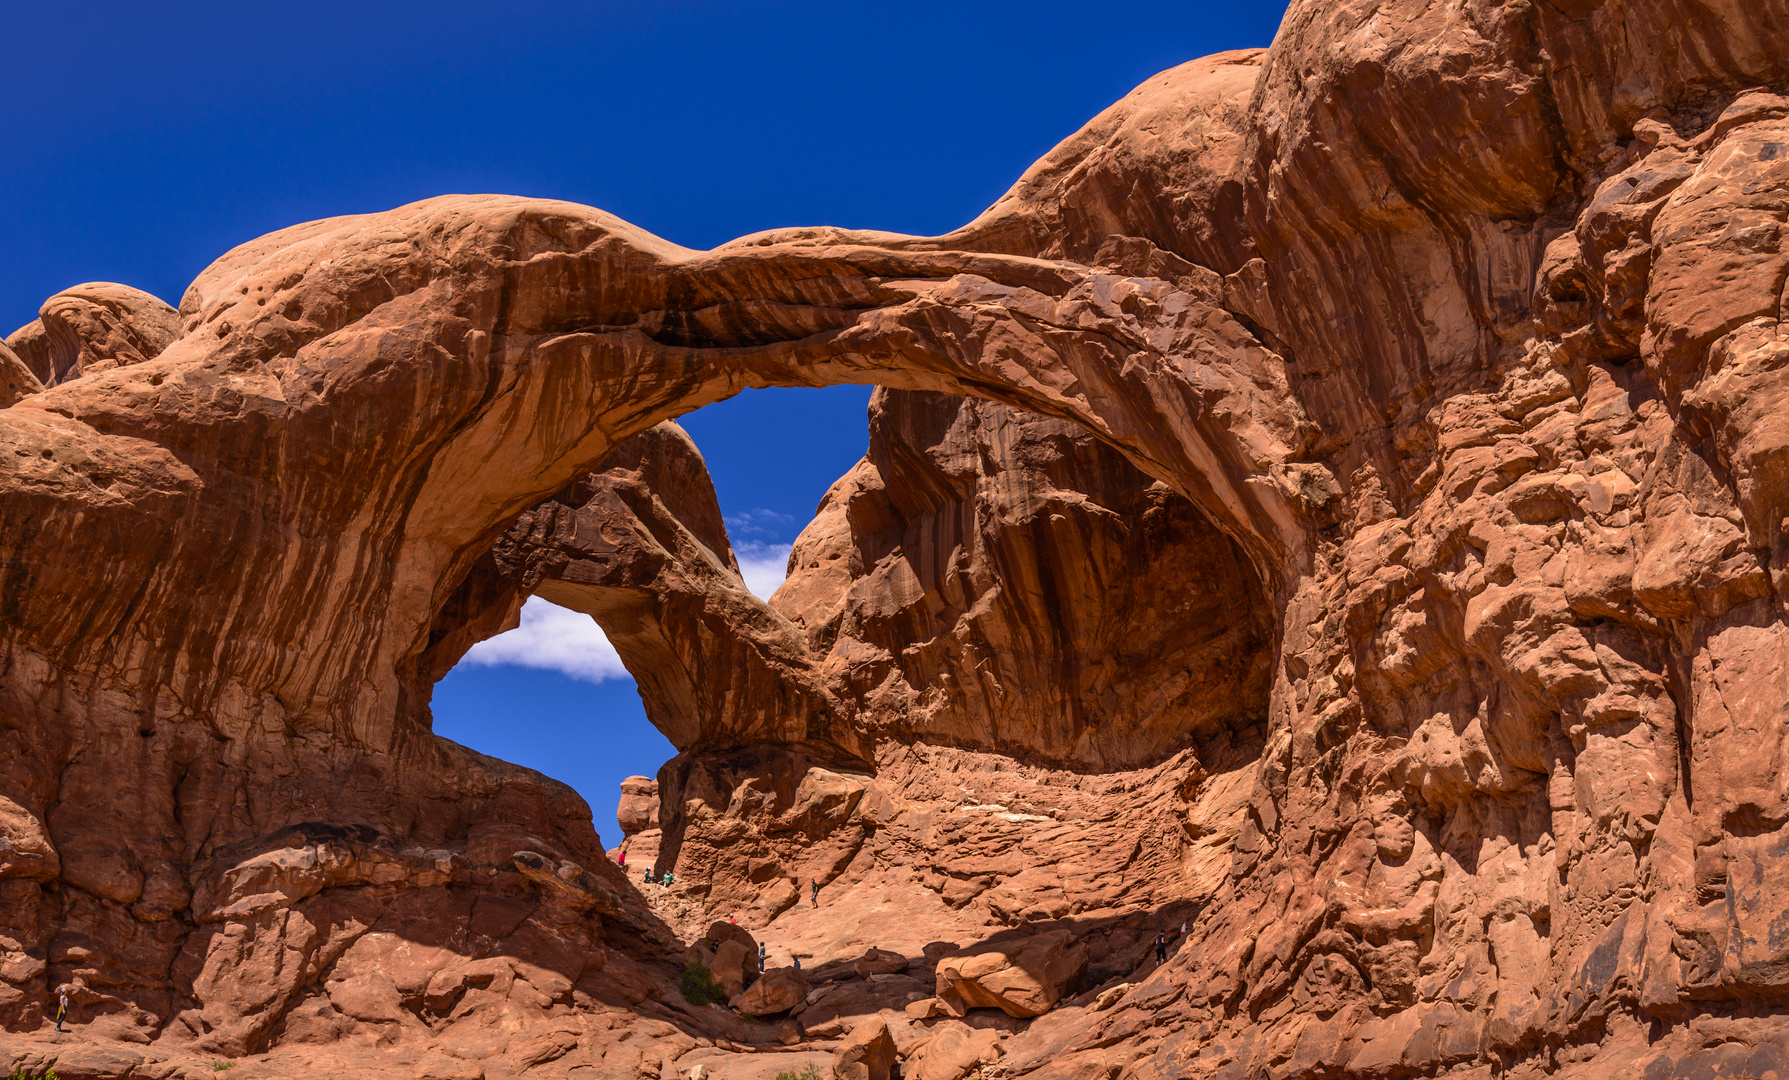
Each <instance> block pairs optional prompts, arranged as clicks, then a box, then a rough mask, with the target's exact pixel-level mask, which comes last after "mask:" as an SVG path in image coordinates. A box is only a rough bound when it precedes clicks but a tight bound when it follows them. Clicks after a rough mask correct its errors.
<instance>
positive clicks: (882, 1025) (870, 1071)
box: [832, 1016, 895, 1080]
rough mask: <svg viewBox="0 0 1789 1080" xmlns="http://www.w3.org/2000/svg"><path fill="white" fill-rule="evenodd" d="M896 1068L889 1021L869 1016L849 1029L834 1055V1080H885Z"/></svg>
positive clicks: (893, 1043)
mask: <svg viewBox="0 0 1789 1080" xmlns="http://www.w3.org/2000/svg"><path fill="white" fill-rule="evenodd" d="M894 1064H895V1041H894V1036H892V1035H890V1034H889V1033H888V1021H887V1020H884V1019H883V1018H882V1017H880V1016H872V1017H869V1018H867V1019H865V1020H864V1021H863V1022H862V1023H860V1024H858V1025H857V1026H856V1027H854V1028H852V1029H851V1034H849V1035H847V1036H845V1041H844V1042H843V1043H841V1044H839V1048H838V1049H837V1050H835V1051H833V1055H832V1075H833V1080H888V1078H889V1074H890V1072H891V1071H892V1070H893V1069H894Z"/></svg>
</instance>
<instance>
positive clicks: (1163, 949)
mask: <svg viewBox="0 0 1789 1080" xmlns="http://www.w3.org/2000/svg"><path fill="white" fill-rule="evenodd" d="M1155 962H1156V963H1158V964H1165V963H1167V962H1168V935H1167V934H1164V933H1162V932H1161V931H1160V930H1157V931H1156V932H1155Z"/></svg>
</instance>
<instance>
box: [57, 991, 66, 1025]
mask: <svg viewBox="0 0 1789 1080" xmlns="http://www.w3.org/2000/svg"><path fill="white" fill-rule="evenodd" d="M67 1016H68V986H67V985H66V984H64V985H63V986H62V987H61V988H60V989H58V990H57V991H56V1030H57V1031H61V1030H62V1021H63V1019H64V1018H66V1017H67Z"/></svg>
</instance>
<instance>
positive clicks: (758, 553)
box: [733, 540, 794, 600]
mask: <svg viewBox="0 0 1789 1080" xmlns="http://www.w3.org/2000/svg"><path fill="white" fill-rule="evenodd" d="M793 546H794V545H792V544H765V543H760V542H758V541H756V540H747V541H745V542H744V543H741V544H735V545H734V546H733V554H734V556H735V557H736V558H738V559H739V576H740V577H743V578H745V587H746V588H748V589H750V590H752V595H753V596H756V597H757V598H758V599H760V600H768V599H770V594H771V593H773V592H776V587H777V586H778V585H781V584H782V583H783V579H784V578H785V577H788V576H789V549H790V548H791V547H793Z"/></svg>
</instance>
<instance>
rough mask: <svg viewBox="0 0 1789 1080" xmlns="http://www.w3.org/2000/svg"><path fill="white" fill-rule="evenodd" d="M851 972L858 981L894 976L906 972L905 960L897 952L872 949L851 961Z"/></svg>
mask: <svg viewBox="0 0 1789 1080" xmlns="http://www.w3.org/2000/svg"><path fill="white" fill-rule="evenodd" d="M851 970H852V971H854V972H856V973H857V977H858V978H860V979H867V978H869V977H870V976H871V975H894V974H897V973H899V972H902V971H906V970H907V958H906V957H905V956H902V955H901V954H900V953H897V952H889V951H888V950H886V949H874V948H872V949H871V950H870V951H868V952H866V953H864V954H863V955H862V956H860V957H858V958H857V959H856V960H854V961H852V963H851Z"/></svg>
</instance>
